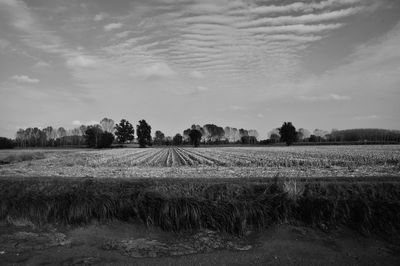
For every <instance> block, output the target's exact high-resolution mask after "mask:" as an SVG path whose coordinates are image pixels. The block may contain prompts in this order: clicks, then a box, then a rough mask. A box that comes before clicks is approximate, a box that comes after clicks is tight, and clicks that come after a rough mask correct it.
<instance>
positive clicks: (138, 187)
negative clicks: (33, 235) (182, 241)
mask: <svg viewBox="0 0 400 266" xmlns="http://www.w3.org/2000/svg"><path fill="white" fill-rule="evenodd" d="M344 180H345V179H343V180H342V179H333V180H329V179H328V180H325V181H322V182H321V181H320V180H318V179H308V180H307V179H298V180H296V181H293V180H286V179H284V178H277V179H275V180H273V179H270V180H254V181H249V180H243V179H241V180H238V179H234V180H229V181H228V182H227V181H226V179H224V180H222V179H214V180H208V181H207V182H205V181H204V180H200V179H197V180H192V181H190V182H189V181H187V180H186V181H185V180H182V179H166V180H157V179H154V180H150V179H145V180H135V181H132V180H124V179H103V180H96V179H84V180H80V179H51V178H48V179H37V178H30V179H13V178H2V179H1V181H0V185H1V186H0V219H2V220H10V219H11V220H16V219H25V220H28V221H32V223H34V224H39V225H40V224H43V223H56V224H57V223H63V224H69V225H79V224H87V223H90V222H91V221H93V220H98V221H101V222H106V221H109V220H113V219H118V220H124V221H141V222H143V223H145V224H147V225H154V226H159V227H161V228H162V229H163V230H168V231H181V230H192V229H198V228H207V229H212V230H218V231H224V232H228V233H233V234H238V235H241V234H243V233H244V232H245V231H246V230H248V229H249V228H253V229H254V228H263V227H266V226H268V225H270V224H272V223H281V222H291V223H302V224H305V225H309V226H315V227H320V228H322V229H324V230H329V229H331V228H335V227H337V226H348V227H350V228H353V229H355V230H357V231H360V232H363V233H378V234H384V235H394V236H397V237H398V236H399V232H400V183H399V182H398V181H396V180H386V181H385V179H384V178H383V179H381V181H379V182H377V181H375V180H372V179H371V180H370V181H367V180H365V181H364V182H358V183H354V182H349V181H344Z"/></svg>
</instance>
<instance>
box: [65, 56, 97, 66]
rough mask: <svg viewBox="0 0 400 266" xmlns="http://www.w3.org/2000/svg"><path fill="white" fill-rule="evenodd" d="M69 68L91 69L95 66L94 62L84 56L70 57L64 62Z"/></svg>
mask: <svg viewBox="0 0 400 266" xmlns="http://www.w3.org/2000/svg"><path fill="white" fill-rule="evenodd" d="M66 64H67V66H69V67H92V66H95V65H96V60H95V59H93V58H91V57H89V56H84V55H72V56H71V57H70V58H68V59H67V62H66Z"/></svg>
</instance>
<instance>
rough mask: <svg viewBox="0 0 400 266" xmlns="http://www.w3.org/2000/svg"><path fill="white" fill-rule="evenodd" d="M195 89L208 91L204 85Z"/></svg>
mask: <svg viewBox="0 0 400 266" xmlns="http://www.w3.org/2000/svg"><path fill="white" fill-rule="evenodd" d="M197 90H198V91H208V90H209V88H207V87H204V86H197Z"/></svg>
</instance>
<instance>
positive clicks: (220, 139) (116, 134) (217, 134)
mask: <svg viewBox="0 0 400 266" xmlns="http://www.w3.org/2000/svg"><path fill="white" fill-rule="evenodd" d="M135 132H136V139H135ZM258 137H259V134H258V132H257V131H256V130H252V129H250V130H247V129H243V128H240V129H237V128H234V127H221V126H218V125H215V124H205V125H203V126H200V125H196V124H193V125H192V126H191V127H190V128H187V129H185V130H184V131H183V132H182V134H180V133H177V134H176V135H174V136H173V137H171V136H165V134H164V133H163V132H161V131H160V130H156V131H155V134H154V138H152V136H151V126H150V125H149V124H148V123H147V122H146V121H145V120H140V121H138V124H137V125H136V131H135V129H134V127H133V125H132V124H131V123H130V122H129V121H128V120H126V119H121V120H120V122H119V123H117V124H116V123H115V122H114V120H112V119H110V118H103V119H102V120H101V121H100V123H99V124H96V125H88V126H86V125H81V126H79V127H76V128H74V129H69V130H67V129H65V128H63V127H59V128H53V127H51V126H48V127H45V128H43V129H40V128H38V127H34V128H31V127H29V128H26V129H19V130H18V131H17V132H16V135H15V139H7V138H1V137H0V148H12V147H14V146H17V147H21V148H25V147H91V148H108V147H111V145H113V144H120V145H124V144H127V143H132V142H135V143H138V144H139V146H140V147H146V146H151V145H158V146H160V145H174V146H177V145H189V144H191V145H193V146H196V147H197V146H199V145H200V144H201V145H213V144H232V143H233V144H264V145H267V144H275V143H286V144H287V145H292V144H293V143H296V142H297V143H323V142H326V143H333V142H335V143H337V142H343V143H346V142H379V143H388V142H397V143H398V142H400V131H398V130H385V129H347V130H335V129H333V130H332V131H331V132H328V131H325V130H321V129H315V130H314V131H313V133H311V132H310V131H308V130H307V129H304V128H300V129H298V130H296V128H295V127H294V125H293V124H292V123H291V122H284V123H283V124H282V126H281V127H279V128H275V129H273V130H271V131H270V132H269V134H268V138H267V139H264V140H258Z"/></svg>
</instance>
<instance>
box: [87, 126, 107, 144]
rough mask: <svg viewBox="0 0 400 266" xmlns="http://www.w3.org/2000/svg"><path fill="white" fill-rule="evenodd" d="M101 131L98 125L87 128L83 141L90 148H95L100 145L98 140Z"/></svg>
mask: <svg viewBox="0 0 400 266" xmlns="http://www.w3.org/2000/svg"><path fill="white" fill-rule="evenodd" d="M102 133H103V130H102V129H101V127H100V125H93V126H88V127H87V128H86V131H85V135H84V137H85V141H86V144H87V145H88V146H89V147H90V148H97V147H99V144H100V138H101V134H102Z"/></svg>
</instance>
